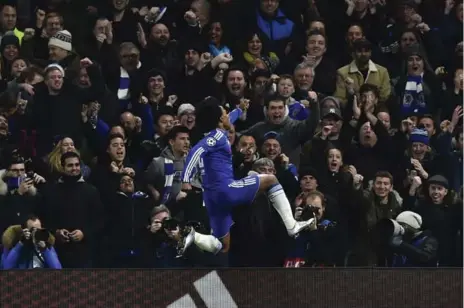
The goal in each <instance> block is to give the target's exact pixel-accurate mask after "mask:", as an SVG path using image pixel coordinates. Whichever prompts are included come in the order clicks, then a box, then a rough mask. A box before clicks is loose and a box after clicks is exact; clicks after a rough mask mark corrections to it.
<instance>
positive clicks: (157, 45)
mask: <svg viewBox="0 0 464 308" xmlns="http://www.w3.org/2000/svg"><path fill="white" fill-rule="evenodd" d="M141 55H142V62H143V63H144V64H145V65H146V66H147V67H149V68H153V67H156V68H157V69H159V70H162V71H164V72H166V73H167V74H169V76H167V77H168V79H171V77H175V76H177V75H178V74H179V73H180V71H181V70H182V62H181V61H179V55H180V50H179V44H178V43H177V42H176V41H172V40H171V32H170V31H169V28H168V27H167V26H166V25H165V24H162V23H157V24H155V25H153V27H152V28H151V31H150V34H149V36H148V40H147V41H146V45H145V46H143V45H142V51H141Z"/></svg>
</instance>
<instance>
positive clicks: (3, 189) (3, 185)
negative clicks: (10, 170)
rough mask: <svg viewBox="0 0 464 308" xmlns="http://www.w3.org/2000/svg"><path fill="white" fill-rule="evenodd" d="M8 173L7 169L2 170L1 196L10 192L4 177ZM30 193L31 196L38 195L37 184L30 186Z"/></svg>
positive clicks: (0, 178)
mask: <svg viewBox="0 0 464 308" xmlns="http://www.w3.org/2000/svg"><path fill="white" fill-rule="evenodd" d="M5 175H6V169H2V170H0V195H1V196H6V194H7V193H8V185H7V184H6V182H5V180H4V178H5ZM27 194H28V195H30V196H35V195H37V188H36V187H35V186H32V187H31V188H29V191H28V192H27Z"/></svg>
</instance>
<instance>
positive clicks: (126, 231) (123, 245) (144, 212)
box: [105, 191, 153, 256]
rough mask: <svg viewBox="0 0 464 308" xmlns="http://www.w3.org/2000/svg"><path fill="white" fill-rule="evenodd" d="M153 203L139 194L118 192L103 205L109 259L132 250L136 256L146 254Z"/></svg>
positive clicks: (144, 195)
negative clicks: (108, 202) (110, 200)
mask: <svg viewBox="0 0 464 308" xmlns="http://www.w3.org/2000/svg"><path fill="white" fill-rule="evenodd" d="M152 202H153V200H151V199H150V198H149V197H148V195H146V194H145V193H142V192H135V193H133V194H132V195H128V194H125V193H123V192H121V191H118V192H116V193H115V194H114V195H113V198H112V202H111V203H110V204H105V212H106V215H105V217H107V221H106V227H105V235H106V237H107V240H106V242H107V247H108V250H107V253H108V254H109V255H110V256H121V255H123V254H124V253H127V254H128V253H129V252H130V251H131V250H132V251H134V253H136V254H138V255H142V254H144V253H145V254H146V253H147V251H146V249H145V247H146V244H147V243H148V242H149V241H148V240H147V236H148V235H149V233H148V229H147V226H148V225H149V224H150V211H151V209H152V207H153V204H152Z"/></svg>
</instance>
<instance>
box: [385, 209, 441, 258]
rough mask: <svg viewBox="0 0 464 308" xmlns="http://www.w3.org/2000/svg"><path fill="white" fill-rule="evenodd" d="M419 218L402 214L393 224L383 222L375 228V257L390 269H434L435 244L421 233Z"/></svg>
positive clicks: (430, 234)
mask: <svg viewBox="0 0 464 308" xmlns="http://www.w3.org/2000/svg"><path fill="white" fill-rule="evenodd" d="M421 227H422V217H421V216H420V215H419V214H417V213H414V212H410V211H405V212H402V213H401V214H399V215H398V216H397V217H396V219H395V220H390V219H384V220H381V221H379V222H378V224H377V226H376V240H377V243H378V248H377V250H378V254H379V255H384V256H385V257H386V260H385V261H386V263H385V264H386V265H387V266H391V267H436V266H437V262H438V258H437V250H438V246H439V245H438V241H437V239H436V238H435V237H433V236H432V233H431V232H430V231H428V230H425V231H421Z"/></svg>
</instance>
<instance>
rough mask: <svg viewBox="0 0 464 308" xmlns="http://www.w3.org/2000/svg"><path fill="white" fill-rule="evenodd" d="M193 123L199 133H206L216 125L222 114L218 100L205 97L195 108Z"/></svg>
mask: <svg viewBox="0 0 464 308" xmlns="http://www.w3.org/2000/svg"><path fill="white" fill-rule="evenodd" d="M195 116H196V119H195V125H196V126H197V128H198V130H199V132H200V133H207V132H209V131H211V130H213V129H216V128H217V127H218V123H219V121H220V119H221V116H222V109H221V107H220V105H219V101H218V100H217V99H215V98H207V99H205V100H204V101H202V102H201V103H200V104H198V106H197V107H196V108H195Z"/></svg>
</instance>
